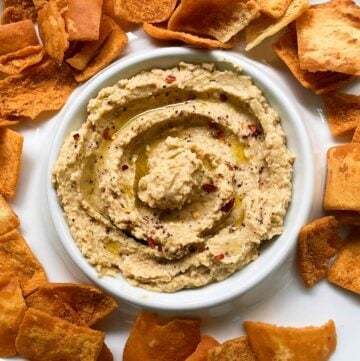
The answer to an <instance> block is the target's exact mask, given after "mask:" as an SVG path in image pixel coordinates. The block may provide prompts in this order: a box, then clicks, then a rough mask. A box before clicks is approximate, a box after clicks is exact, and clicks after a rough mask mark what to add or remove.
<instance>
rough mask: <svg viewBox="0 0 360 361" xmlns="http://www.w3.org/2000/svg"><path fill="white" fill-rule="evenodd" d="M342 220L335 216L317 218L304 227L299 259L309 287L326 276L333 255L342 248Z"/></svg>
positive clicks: (300, 240)
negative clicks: (340, 231)
mask: <svg viewBox="0 0 360 361" xmlns="http://www.w3.org/2000/svg"><path fill="white" fill-rule="evenodd" d="M339 230H340V222H339V221H337V220H336V218H335V217H333V216H328V217H323V218H320V219H316V220H315V221H312V222H311V223H309V224H306V225H305V226H304V227H302V229H301V231H300V235H299V240H298V248H297V261H298V266H299V269H300V273H301V276H302V278H303V280H304V282H305V285H306V286H307V287H312V286H314V284H315V283H316V282H318V281H319V280H321V279H322V278H324V277H326V274H327V271H328V263H329V260H330V258H331V257H333V256H334V255H335V254H336V252H337V251H338V250H339V249H340V247H341V246H342V244H343V240H342V239H341V237H340V236H339Z"/></svg>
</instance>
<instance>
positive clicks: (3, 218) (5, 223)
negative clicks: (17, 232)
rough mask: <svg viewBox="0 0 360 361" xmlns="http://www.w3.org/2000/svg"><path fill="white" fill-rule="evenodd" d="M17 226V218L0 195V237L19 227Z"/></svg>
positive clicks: (18, 223)
mask: <svg viewBox="0 0 360 361" xmlns="http://www.w3.org/2000/svg"><path fill="white" fill-rule="evenodd" d="M19 225H20V222H19V218H18V217H17V215H16V214H15V213H14V211H13V210H12V209H11V207H10V206H9V205H8V204H7V202H6V200H5V198H4V197H3V196H2V195H0V236H2V235H3V234H5V233H8V232H10V231H12V230H13V229H15V228H17V227H19Z"/></svg>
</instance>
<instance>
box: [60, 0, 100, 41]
mask: <svg viewBox="0 0 360 361" xmlns="http://www.w3.org/2000/svg"><path fill="white" fill-rule="evenodd" d="M102 5H103V0H92V1H89V0H68V9H67V11H65V13H64V17H65V23H66V30H67V32H68V34H69V41H77V40H83V41H91V40H98V39H99V30H100V19H101V12H102Z"/></svg>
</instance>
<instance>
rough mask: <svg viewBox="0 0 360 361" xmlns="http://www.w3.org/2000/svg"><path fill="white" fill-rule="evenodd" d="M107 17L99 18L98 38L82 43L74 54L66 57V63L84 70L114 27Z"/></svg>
mask: <svg viewBox="0 0 360 361" xmlns="http://www.w3.org/2000/svg"><path fill="white" fill-rule="evenodd" d="M109 19H110V18H109V17H108V16H104V17H103V19H102V20H101V25H100V36H99V39H98V40H96V41H90V42H86V43H83V45H82V46H81V48H80V50H79V51H78V52H77V53H76V54H74V55H73V56H72V57H71V58H68V59H66V61H67V63H69V64H70V65H71V66H72V67H73V68H75V69H77V70H84V69H85V68H86V66H87V65H88V64H89V62H90V61H91V60H92V59H93V58H94V57H95V56H96V54H97V53H98V50H99V49H100V48H101V46H102V45H103V44H104V42H105V41H106V39H107V38H108V36H109V35H110V33H111V32H112V30H113V29H114V26H113V23H112V21H110V20H109Z"/></svg>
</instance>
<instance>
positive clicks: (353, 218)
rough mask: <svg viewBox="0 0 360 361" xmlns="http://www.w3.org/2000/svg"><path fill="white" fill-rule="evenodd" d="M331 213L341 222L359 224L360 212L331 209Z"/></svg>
mask: <svg viewBox="0 0 360 361" xmlns="http://www.w3.org/2000/svg"><path fill="white" fill-rule="evenodd" d="M331 214H332V215H333V216H334V217H335V218H336V219H337V220H338V221H339V222H340V223H341V224H349V225H358V226H360V212H353V211H333V212H331Z"/></svg>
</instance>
